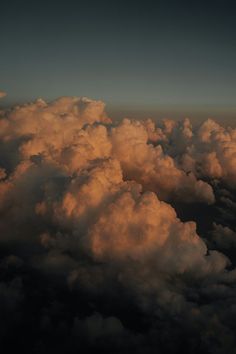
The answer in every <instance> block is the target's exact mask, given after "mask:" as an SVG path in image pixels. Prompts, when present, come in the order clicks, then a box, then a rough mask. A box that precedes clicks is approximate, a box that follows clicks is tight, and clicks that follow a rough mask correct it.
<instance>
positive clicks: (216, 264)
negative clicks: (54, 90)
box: [0, 97, 236, 354]
mask: <svg viewBox="0 0 236 354" xmlns="http://www.w3.org/2000/svg"><path fill="white" fill-rule="evenodd" d="M235 139H236V132H235V129H233V128H224V127H223V126H221V125H219V124H218V123H216V122H214V121H213V120H207V121H206V122H204V123H202V124H201V125H200V126H198V127H193V126H192V124H191V122H190V120H189V119H185V120H183V121H180V122H176V121H172V120H163V121H160V122H154V121H152V120H151V119H149V120H146V121H138V120H130V119H124V120H122V121H120V122H118V123H116V124H115V123H113V122H112V120H111V119H110V118H109V117H108V116H107V114H106V112H105V105H104V103H103V102H101V101H94V100H91V99H88V98H84V97H82V98H78V97H62V98H59V99H57V100H55V101H53V102H46V101H44V100H42V99H38V100H36V101H35V102H33V103H27V104H24V105H20V106H16V107H12V108H11V109H8V110H6V111H5V110H2V111H1V116H0V148H1V149H0V212H1V219H0V255H1V260H0V269H1V276H0V297H1V299H2V304H4V305H3V306H2V305H0V312H1V313H2V314H3V316H5V317H4V318H7V321H6V326H5V327H4V321H3V322H2V321H1V320H0V325H1V328H2V331H1V336H2V337H1V338H4V341H5V343H7V345H8V346H9V345H10V344H11V340H10V338H11V336H12V337H13V335H11V333H12V332H11V330H12V328H17V330H18V331H19V332H18V333H19V335H18V336H15V341H16V343H20V338H21V336H22V335H23V331H24V330H25V328H26V329H27V330H28V331H29V333H30V335H31V338H32V339H30V340H29V342H30V345H29V347H30V348H31V350H32V348H33V350H35V351H36V352H39V353H42V352H48V351H50V348H51V347H52V346H54V344H55V343H54V342H53V339H52V338H56V337H57V338H60V339H59V340H58V342H57V344H56V347H55V348H56V350H57V351H58V352H61V353H62V352H65V350H66V349H65V348H69V349H70V352H71V353H75V352H77V351H78V349H81V348H82V349H85V350H86V349H88V348H89V349H90V350H96V349H97V348H99V349H100V350H103V351H105V352H110V351H111V350H112V352H117V353H119V352H122V353H124V352H127V353H129V352H131V351H132V352H134V351H135V352H138V350H139V349H140V353H143V352H149V353H153V352H161V353H165V352H167V353H168V352H169V353H177V352H181V348H182V347H181V345H182V344H181V343H182V342H183V341H185V342H186V346H187V347H188V348H189V351H191V352H192V353H196V352H198V350H199V345H200V346H202V347H201V348H200V349H201V351H202V352H203V353H204V352H206V353H209V350H211V346H212V341H213V342H214V341H215V342H214V350H215V352H218V353H222V354H223V353H224V352H225V350H226V349H227V352H233V351H232V350H233V348H234V347H235V346H234V344H235V338H234V325H233V324H234V322H235V320H236V312H235V306H236V303H235V295H236V294H235V281H236V269H235V268H234V267H235V254H236V251H235V245H236V243H235V242H236V241H235V235H236V233H235V227H236V225H235V222H234V215H233V214H234V210H235V205H236V194H235V189H236V185H235V174H236V172H235V151H236V141H235ZM219 304H220V305H219ZM229 309H230V310H229ZM14 314H16V316H14ZM32 314H33V315H32ZM32 328H35V329H36V330H35V331H34V330H32ZM220 334H221V341H218V342H217V340H218V337H219V335H220ZM167 335H168V336H169V337H170V339H171V340H170V341H169V344H168V345H167V346H166V347H165V346H164V343H166V337H167ZM186 338H187V339H186ZM63 343H64V344H63ZM171 343H172V344H171ZM32 345H33V347H32ZM63 345H64V346H63ZM34 346H35V347H34ZM114 346H115V348H116V349H115V350H114ZM45 348H46V349H45ZM55 348H54V349H55ZM222 348H224V350H223V349H222ZM45 350H46V351H45Z"/></svg>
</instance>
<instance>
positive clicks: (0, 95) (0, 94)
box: [0, 91, 7, 99]
mask: <svg viewBox="0 0 236 354" xmlns="http://www.w3.org/2000/svg"><path fill="white" fill-rule="evenodd" d="M6 95H7V94H6V92H4V91H0V99H1V98H3V97H5V96H6Z"/></svg>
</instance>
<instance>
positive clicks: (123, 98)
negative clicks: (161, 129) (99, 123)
mask: <svg viewBox="0 0 236 354" xmlns="http://www.w3.org/2000/svg"><path fill="white" fill-rule="evenodd" d="M235 13H236V5H235V1H231V0H225V1H219V0H215V1H170V0H169V1H162V0H161V1H158V0H156V1H151V0H147V1H139V0H137V1H123V0H121V1H116V2H115V1H87V2H85V1H73V0H69V1H66V2H58V1H49V2H46V1H40V2H38V1H37V2H36V1H30V2H29V1H17V0H12V1H8V2H5V3H4V4H1V8H0V43H1V56H0V89H1V90H4V91H6V92H7V93H8V96H7V97H6V98H5V99H4V101H2V104H12V103H18V102H23V101H30V100H33V99H35V98H38V97H42V98H44V99H46V100H52V99H55V98H57V97H60V96H64V95H65V96H88V97H91V98H93V99H101V100H103V101H105V102H106V104H107V107H108V111H109V110H111V111H113V112H120V114H121V113H122V114H123V112H124V113H126V112H129V113H130V114H131V115H132V113H133V114H134V115H135V114H136V113H137V112H138V113H139V114H141V115H142V112H147V113H150V114H152V115H155V113H159V114H163V115H165V114H170V115H171V114H172V115H173V114H174V113H175V114H177V115H178V114H179V115H182V114H184V115H191V114H192V115H194V114H198V115H199V116H201V115H203V116H204V114H208V115H215V116H225V117H226V116H231V117H233V116H235V112H236V104H235V94H236V70H235V63H236V22H235ZM118 115H119V114H118Z"/></svg>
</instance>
